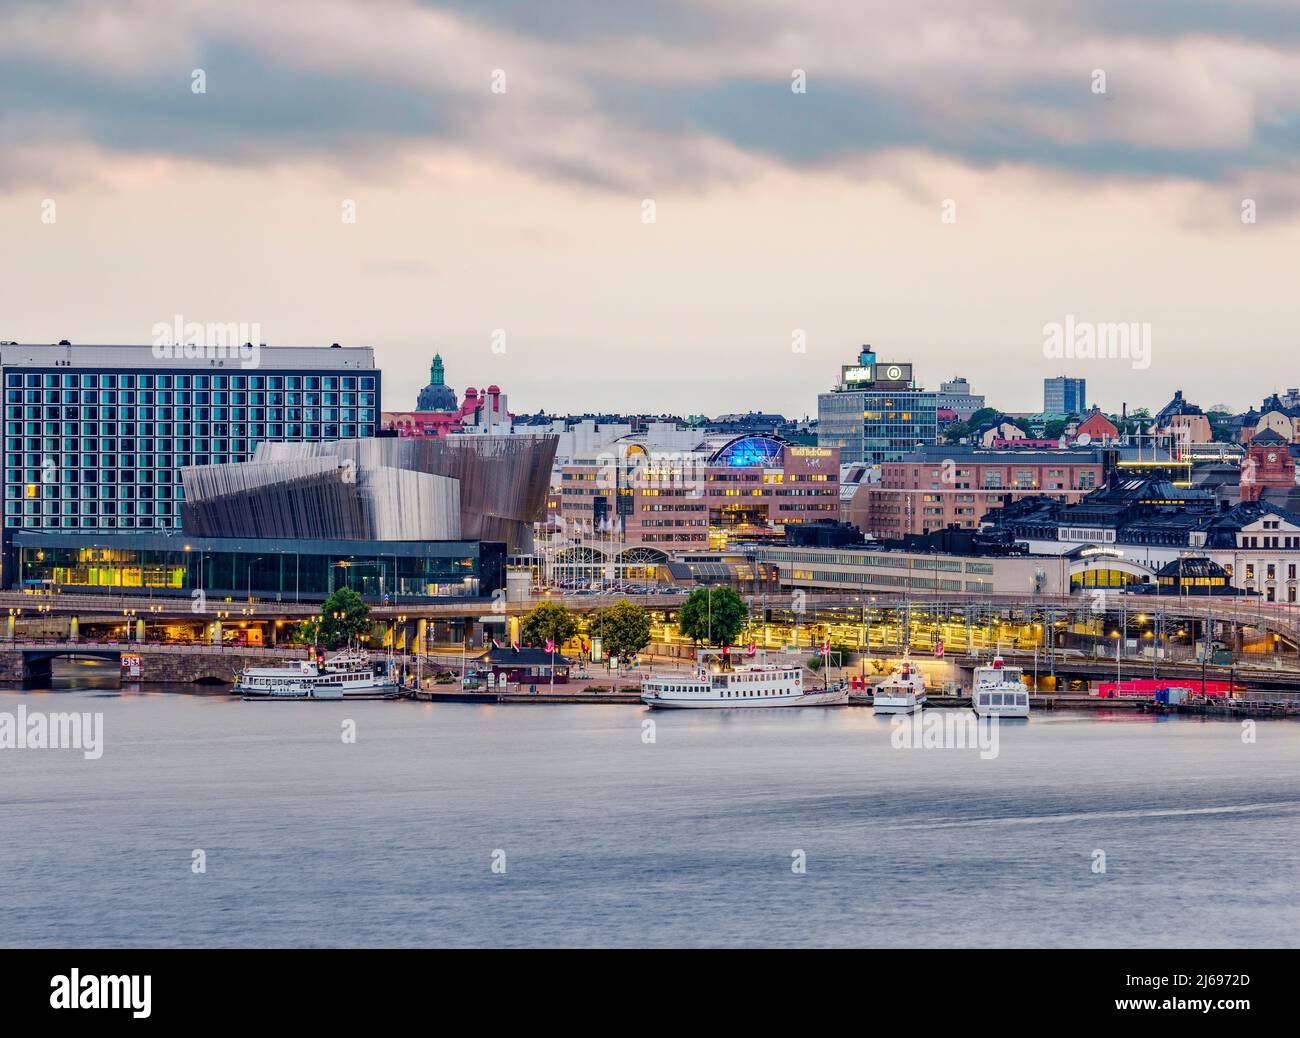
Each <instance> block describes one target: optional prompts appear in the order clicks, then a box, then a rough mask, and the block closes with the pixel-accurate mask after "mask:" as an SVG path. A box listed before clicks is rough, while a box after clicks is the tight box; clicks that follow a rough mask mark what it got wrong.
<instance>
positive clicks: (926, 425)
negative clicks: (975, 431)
mask: <svg viewBox="0 0 1300 1038" xmlns="http://www.w3.org/2000/svg"><path fill="white" fill-rule="evenodd" d="M817 419H818V422H817V444H818V446H819V447H824V448H830V449H833V450H838V451H839V457H840V460H841V461H844V462H852V461H865V462H867V463H869V464H871V465H880V464H882V463H884V462H886V461H896V460H898V459H899V458H901V457H902V456H903V455H904V454H906V453H907V452H908V451H911V450H912V449H913V448H915V447H917V446H919V445H920V444H925V443H936V442H938V439H939V423H938V394H937V393H934V392H927V391H925V390H923V389H918V388H917V386H916V383H915V381H914V380H913V377H912V365H911V364H901V363H899V364H895V363H883V362H879V361H877V359H876V353H875V351H874V350H873V349H872V348H871V347H870V346H863V347H862V349H861V351H860V352H859V354H858V362H857V363H856V364H847V365H844V366H843V367H842V368H841V369H840V380H839V382H838V384H837V385H836V387H835V388H834V389H833V390H831V391H830V392H829V393H821V394H819V395H818V397H817Z"/></svg>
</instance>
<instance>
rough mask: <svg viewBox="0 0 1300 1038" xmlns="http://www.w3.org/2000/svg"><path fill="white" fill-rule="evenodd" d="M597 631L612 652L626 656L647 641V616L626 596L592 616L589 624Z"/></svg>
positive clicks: (622, 656) (648, 636) (642, 647)
mask: <svg viewBox="0 0 1300 1038" xmlns="http://www.w3.org/2000/svg"><path fill="white" fill-rule="evenodd" d="M589 629H590V630H591V631H592V632H593V633H595V632H599V633H600V639H601V645H602V647H603V648H604V650H605V651H606V652H607V653H609V655H611V656H617V657H618V658H619V659H627V658H628V657H629V656H635V655H636V654H637V653H638V652H640V651H641V650H642V649H644V648H645V647H646V646H647V645H649V644H650V616H649V614H648V613H646V611H645V610H644V609H642V608H641V607H640V606H639V605H636V604H635V603H633V602H629V601H628V600H627V599H623V601H621V602H616V603H614V604H613V605H612V606H610V607H609V608H608V609H606V610H605V611H604V612H602V613H599V614H598V615H596V616H594V617H592V620H591V626H590V628H589Z"/></svg>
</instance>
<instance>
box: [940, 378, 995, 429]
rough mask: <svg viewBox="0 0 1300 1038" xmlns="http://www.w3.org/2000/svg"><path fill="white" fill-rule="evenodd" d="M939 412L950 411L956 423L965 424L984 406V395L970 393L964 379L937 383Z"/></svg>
mask: <svg viewBox="0 0 1300 1038" xmlns="http://www.w3.org/2000/svg"><path fill="white" fill-rule="evenodd" d="M938 403H939V410H940V411H952V412H953V413H954V414H955V415H956V416H957V421H959V422H966V421H969V420H970V416H971V415H973V414H974V413H975V412H976V411H978V410H979V409H980V408H982V407H983V406H984V394H983V393H972V392H971V391H970V383H969V382H967V381H966V380H965V379H964V378H954V379H953V380H952V381H950V382H940V383H939V401H938Z"/></svg>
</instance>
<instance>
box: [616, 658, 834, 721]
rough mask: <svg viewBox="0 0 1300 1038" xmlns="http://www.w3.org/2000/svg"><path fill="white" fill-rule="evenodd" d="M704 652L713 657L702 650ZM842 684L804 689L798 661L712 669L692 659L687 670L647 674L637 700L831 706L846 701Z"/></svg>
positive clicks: (722, 706)
mask: <svg viewBox="0 0 1300 1038" xmlns="http://www.w3.org/2000/svg"><path fill="white" fill-rule="evenodd" d="M706 655H716V653H707V654H706ZM848 696H849V689H848V686H847V685H845V684H844V683H843V682H835V683H831V682H830V680H829V678H828V679H827V680H826V682H825V683H824V684H823V685H822V687H820V688H819V687H817V686H816V685H809V686H807V687H805V685H804V680H803V664H802V662H799V661H796V662H793V663H767V662H759V663H741V664H738V665H736V666H733V667H731V668H730V669H726V670H723V669H716V670H712V669H710V668H708V667H706V666H704V665H702V664H701V663H700V662H699V660H698V659H697V660H696V666H695V669H694V670H692V671H690V672H689V673H675V674H674V673H659V674H650V675H648V676H647V677H646V678H645V679H644V680H643V681H642V682H641V702H643V703H645V704H646V705H647V706H653V707H659V708H662V709H684V710H731V709H741V708H748V707H770V706H836V705H838V704H840V703H844V702H846V701H847V700H848Z"/></svg>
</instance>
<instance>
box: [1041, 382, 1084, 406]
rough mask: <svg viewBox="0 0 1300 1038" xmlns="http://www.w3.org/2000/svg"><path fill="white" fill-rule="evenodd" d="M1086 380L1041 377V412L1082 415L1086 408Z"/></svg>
mask: <svg viewBox="0 0 1300 1038" xmlns="http://www.w3.org/2000/svg"><path fill="white" fill-rule="evenodd" d="M1087 396H1088V382H1087V380H1086V379H1082V378H1067V377H1065V376H1064V375H1062V376H1059V377H1057V378H1045V379H1043V413H1044V414H1053V415H1071V414H1077V415H1082V414H1083V413H1084V412H1085V411H1087V409H1088V404H1087Z"/></svg>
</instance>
